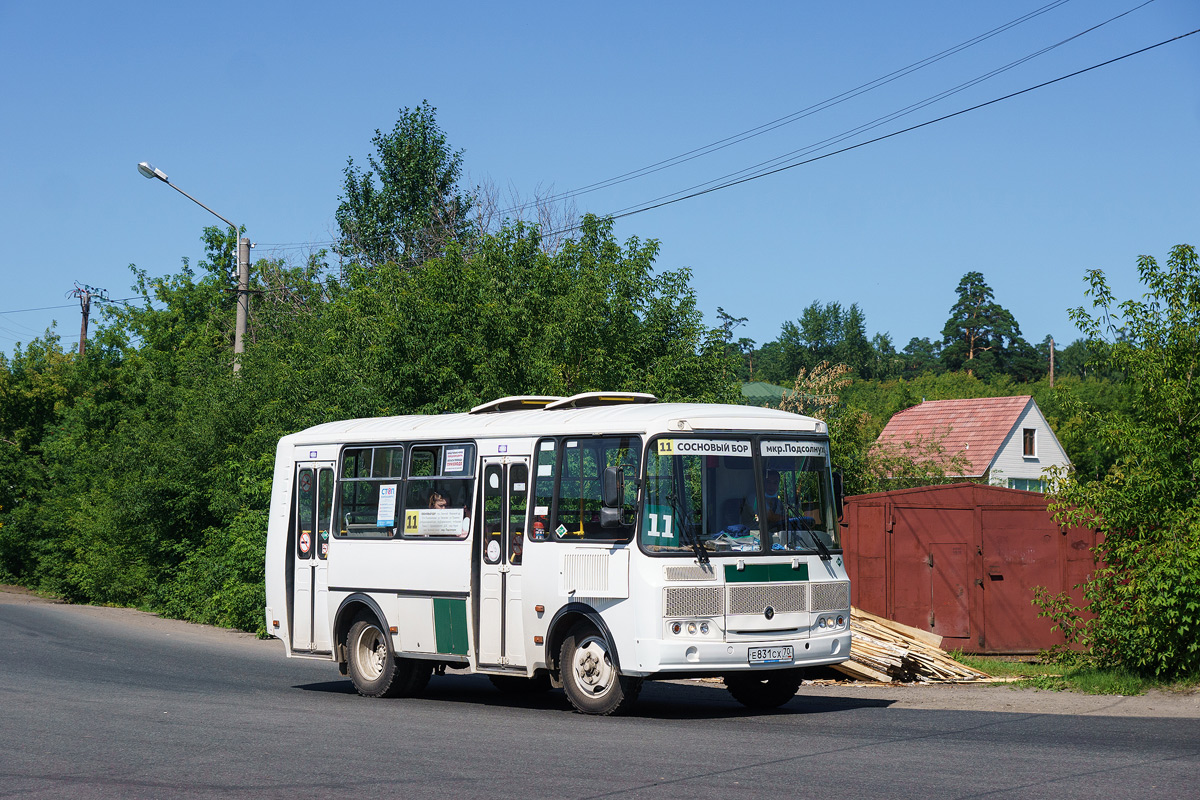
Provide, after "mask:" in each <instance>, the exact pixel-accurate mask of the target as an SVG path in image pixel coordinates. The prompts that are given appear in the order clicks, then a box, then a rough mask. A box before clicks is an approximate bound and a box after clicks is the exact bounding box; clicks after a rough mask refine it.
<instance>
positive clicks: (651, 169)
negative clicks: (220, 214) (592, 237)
mask: <svg viewBox="0 0 1200 800" xmlns="http://www.w3.org/2000/svg"><path fill="white" fill-rule="evenodd" d="M1068 2H1070V0H1054V2H1052V3H1048V4H1047V5H1044V6H1042V7H1041V8H1037V9H1034V10H1033V11H1030V12H1029V13H1027V14H1024V15H1022V16H1020V17H1017V18H1016V19H1013V20H1010V21H1008V22H1006V23H1004V24H1003V25H1000V26H997V27H995V28H992V29H991V30H989V31H985V32H984V33H981V34H978V35H977V36H974V37H972V38H971V39H968V40H966V41H964V42H960V43H959V44H956V45H954V46H953V47H950V48H947V49H945V50H942V51H941V52H939V53H934V54H933V55H931V56H927V57H925V58H923V59H921V60H920V61H916V62H913V63H912V64H909V65H908V66H906V67H901V68H900V69H897V70H893V71H892V72H889V73H887V74H886V75H883V76H881V77H879V78H875V79H874V80H871V81H868V82H866V83H863V84H860V85H859V86H856V87H854V88H853V89H847V90H846V91H844V92H842V93H840V94H837V95H834V96H832V97H829V98H827V99H825V100H822V101H820V102H818V103H814V104H812V105H810V106H807V107H805V108H802V109H800V110H799V111H795V112H792V113H791V114H787V115H785V116H782V117H778V118H776V119H774V120H771V121H769V122H765V123H763V124H761V125H758V126H756V127H753V128H750V129H749V130H745V131H742V132H741V133H737V134H733V135H732V136H727V137H725V138H724V139H718V140H717V141H715V142H710V143H709V144H706V145H702V146H700V147H697V148H694V149H692V150H688V151H686V152H684V153H680V154H679V155H676V156H672V157H670V158H666V159H663V160H661V161H656V162H654V163H653V164H649V165H647V166H645V167H640V168H638V169H635V170H630V171H629V172H625V173H622V174H620V175H617V176H614V177H612V178H606V179H604V180H601V181H596V182H594V183H589V184H587V185H585V186H581V187H579V188H577V189H572V190H569V191H566V192H562V193H559V194H556V195H551V196H549V197H546V198H542V199H541V200H540V201H537V202H551V203H552V202H557V201H560V200H566V199H570V198H572V197H577V196H580V195H583V194H589V193H591V192H594V191H598V190H600V189H606V188H609V187H611V186H616V185H618V184H621V183H625V182H626V181H630V180H634V179H636V178H639V177H644V176H645V175H650V174H653V173H655V172H659V171H661V170H664V169H668V168H670V167H673V166H677V165H679V164H683V163H686V162H688V161H691V160H693V159H696V158H700V157H702V156H705V155H708V154H710V153H715V152H717V151H718V150H723V149H725V148H726V147H731V146H733V145H735V144H739V143H741V142H744V141H747V140H749V139H753V138H755V137H756V136H761V135H762V134H764V133H768V132H770V131H772V130H775V129H777V128H780V127H783V126H784V125H788V124H791V123H792V122H796V121H797V120H800V119H803V118H805V117H808V116H812V115H813V114H816V113H818V112H820V111H824V110H825V109H828V108H832V107H833V106H836V105H839V104H841V103H844V102H846V101H847V100H851V99H853V98H855V97H858V96H859V95H862V94H865V93H866V92H869V91H871V90H873V89H877V88H879V87H880V86H884V85H886V84H888V83H891V82H893V81H895V80H899V79H900V78H902V77H905V76H907V75H909V74H911V73H913V72H916V71H917V70H920V69H923V68H925V67H927V66H930V65H932V64H936V63H937V62H939V61H942V60H943V59H946V58H949V57H950V56H952V55H955V54H957V53H959V52H962V51H963V50H966V49H967V48H969V47H973V46H974V45H976V44H979V43H980V42H984V41H987V40H988V39H991V38H992V37H994V36H998V35H999V34H1001V33H1004V32H1005V31H1007V30H1009V29H1011V28H1014V27H1016V26H1017V25H1020V24H1021V23H1024V22H1028V21H1029V20H1031V19H1034V18H1036V17H1039V16H1041V15H1042V14H1045V13H1047V12H1049V11H1052V10H1054V9H1055V8H1058V7H1059V6H1062V5H1065V4H1066V3H1068ZM1152 2H1154V0H1145V2H1143V3H1142V4H1141V5H1139V6H1137V7H1136V8H1134V9H1131V10H1130V11H1135V10H1137V8H1141V7H1142V6H1146V5H1149V4H1150V3H1152ZM1125 13H1130V12H1125ZM1121 16H1124V15H1121ZM1114 19H1115V18H1114ZM1109 21H1110V22H1111V20H1109ZM1101 24H1104V23H1101ZM1097 27H1098V26H1097ZM1085 32H1086V31H1085ZM1079 35H1082V34H1077V36H1079ZM1072 38H1074V37H1072ZM1068 41H1069V40H1068ZM1060 44H1061V43H1060ZM1043 52H1044V51H1043ZM1036 55H1040V53H1038V54H1036ZM1032 57H1033V56H1029V57H1028V58H1032ZM786 155H791V154H790V153H789V154H786ZM764 163H766V162H764ZM759 166H761V164H756V165H754V166H753V167H748V168H747V169H755V168H757V167H759ZM734 174H736V173H734ZM725 177H729V176H723V177H722V178H717V179H715V180H723V179H724V178H725ZM699 185H704V184H699ZM690 188H696V187H689V189H690ZM682 191H688V189H684V190H682ZM667 196H669V195H667ZM655 199H660V198H655ZM649 202H653V201H649ZM532 205H534V203H533V202H530V203H523V204H519V205H515V206H512V207H510V208H507V209H503V210H501V211H500V212H499V213H500V214H508V213H511V212H514V211H524V210H525V209H527V208H530V207H531V206H532ZM621 210H624V209H621ZM336 243H337V242H336V241H315V242H262V243H260V244H262V246H263V247H269V248H271V249H273V250H303V249H307V248H312V247H318V246H320V247H324V246H332V245H334V244H336Z"/></svg>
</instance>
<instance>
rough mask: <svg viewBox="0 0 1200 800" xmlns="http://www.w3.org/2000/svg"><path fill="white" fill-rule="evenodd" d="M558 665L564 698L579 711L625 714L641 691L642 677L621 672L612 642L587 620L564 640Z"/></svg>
mask: <svg viewBox="0 0 1200 800" xmlns="http://www.w3.org/2000/svg"><path fill="white" fill-rule="evenodd" d="M558 666H559V669H560V670H561V673H562V681H563V690H564V691H565V692H566V694H567V699H568V700H570V701H571V705H573V706H575V710H576V711H579V712H580V713H582V714H598V715H601V716H608V715H611V714H624V713H625V712H627V711H628V710H629V709H630V708H631V707H632V706H633V704H634V702H636V701H637V696H638V693H639V692H641V690H642V679H641V678H631V677H628V676H625V675H622V674H621V673H620V671H619V670H618V669H617V665H616V662H615V660H614V659H613V648H612V644H611V643H609V641H608V639H607V637H605V635H604V634H603V633H601V632H600V631H598V630H596V628H595V627H593V626H592V625H591V624H589V623H586V622H581V623H579V624H578V625H576V626H575V627H574V628H572V629H571V631H570V632H569V633H568V634H567V638H566V639H564V640H563V643H562V649H561V650H560V651H559V660H558Z"/></svg>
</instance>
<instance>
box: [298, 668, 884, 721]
mask: <svg viewBox="0 0 1200 800" xmlns="http://www.w3.org/2000/svg"><path fill="white" fill-rule="evenodd" d="M293 688H295V689H299V690H301V691H305V692H321V693H325V694H335V695H336V694H341V695H355V694H356V692H355V691H354V685H353V684H352V683H351V682H350V679H349V678H341V679H339V680H332V681H321V682H319V683H306V684H299V685H296V686H294V687H293ZM420 699H423V700H426V701H435V702H451V703H465V704H470V705H477V706H488V707H495V708H515V709H526V710H534V711H560V712H571V711H573V709H572V708H571V704H570V703H569V702H568V701H567V698H566V695H564V694H563V692H562V690H561V689H554V690H550V691H546V692H537V693H533V694H517V693H512V692H501V691H499V690H498V689H496V688H495V687H494V686H492V684H491V682H490V681H489V680H488V679H487V678H486V677H484V676H482V675H465V676H463V675H449V676H435V677H434V678H433V679H432V680H431V681H430V683H429V687H428V688H427V689H426V690H425V692H424V693H422V695H421V698H420ZM385 702H386V701H385ZM401 702H403V701H401ZM892 703H893V701H892V700H883V699H878V698H866V697H862V698H858V697H814V696H806V695H805V694H804V689H803V687H801V689H800V692H799V693H798V694H797V695H796V697H795V698H794V699H792V700H790V701H788V702H787V703H786V704H784V705H783V706H782V707H780V708H776V709H770V710H766V711H763V710H756V709H751V708H746V707H745V706H743V705H741V704H740V703H738V702H737V701H736V700H734V699H733V697H731V696H730V695H729V693H728V692H727V691H725V689H724V687H723V686H722V685H721V684H712V683H709V684H702V683H685V682H675V681H648V682H647V683H646V684H645V685H644V686H643V687H642V693H641V696H640V697H639V698H638V702H637V703H636V704H635V705H634V706H633V708H632V709H631V710H630V713H629V714H628V715H627V716H629V717H633V718H641V719H662V720H690V719H695V720H700V719H735V718H742V717H770V716H794V715H799V714H831V713H837V712H846V711H854V710H856V709H860V708H886V707H888V706H890V705H892Z"/></svg>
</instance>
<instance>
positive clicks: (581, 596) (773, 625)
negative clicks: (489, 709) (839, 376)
mask: <svg viewBox="0 0 1200 800" xmlns="http://www.w3.org/2000/svg"><path fill="white" fill-rule="evenodd" d="M839 495H840V486H837V487H835V473H833V472H832V471H831V469H830V463H829V439H828V435H827V431H826V428H825V425H824V423H822V422H821V421H819V420H816V419H811V418H808V417H803V416H799V415H796V414H789V413H786V412H783V411H777V410H773V409H762V408H752V407H747V406H729V405H705V404H680V403H658V402H656V401H655V398H654V397H653V396H651V395H646V394H637V393H602V392H590V393H586V394H580V395H576V396H574V397H566V398H559V397H508V398H504V399H502V400H497V401H494V402H492V403H487V404H485V405H482V406H479V407H477V408H475V409H472V410H471V412H470V413H465V414H442V415H437V416H401V417H388V418H380V419H357V420H348V421H345V422H332V423H328V424H324V425H318V426H316V427H313V428H309V429H308V430H305V431H301V432H299V433H295V434H292V435H290V436H285V437H284V438H283V439H282V440H280V442H279V447H278V451H277V454H276V461H275V475H274V488H273V490H272V500H271V514H270V524H269V528H268V535H267V549H266V592H267V608H266V624H267V629H268V631H269V632H270V633H272V634H273V635H275V636H277V637H278V638H280V639H282V640H283V642H284V646H285V649H286V652H287V655H289V656H293V657H304V658H319V659H325V660H330V661H334V662H336V663H337V664H338V665H339V667H340V668H341V670H342V673H343V674H347V673H348V674H349V676H350V678H351V680H352V681H353V683H354V686H355V688H356V689H357V690H358V691H359V692H360V693H362V694H364V695H369V696H408V695H414V694H416V693H418V692H420V691H421V690H422V689H423V688H424V687H425V685H426V684H427V682H428V681H429V677H430V675H431V674H432V673H433V672H434V671H436V672H438V673H439V674H442V673H445V672H447V671H448V670H453V671H457V672H462V673H483V674H486V675H488V676H490V677H491V680H492V681H493V683H495V685H496V686H497V687H499V688H501V689H503V690H509V691H532V690H537V689H542V688H549V687H550V686H552V685H553V686H561V687H563V689H564V690H565V692H566V695H567V697H568V699H569V700H570V702H571V703H572V704H573V705H574V706H575V708H577V709H578V710H579V711H581V712H584V713H589V714H611V713H617V712H621V711H623V710H625V709H627V708H628V707H629V706H630V705H631V704H632V703H633V702H634V700H635V699H636V697H637V694H638V692H639V690H640V688H641V685H642V682H643V681H644V680H646V679H648V678H649V679H656V678H660V679H661V678H679V677H698V676H719V677H721V678H723V679H724V681H725V684H726V686H727V687H728V689H729V691H730V692H731V693H732V694H733V696H734V697H735V698H736V699H737V700H739V701H741V702H742V703H744V704H746V705H748V706H752V707H758V708H770V707H774V706H778V705H780V704H782V703H784V702H786V701H787V700H788V699H789V698H791V697H792V696H793V695H795V693H796V690H797V688H798V687H799V685H800V678H801V673H802V669H803V668H804V667H807V666H813V665H819V664H833V663H837V662H840V661H843V660H845V659H846V658H847V657H848V656H849V652H850V583H849V581H848V580H847V577H846V569H845V566H844V565H843V563H842V550H841V543H840V540H839V523H838V510H839V509H840V503H841V498H840V496H839Z"/></svg>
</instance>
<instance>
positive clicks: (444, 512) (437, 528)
mask: <svg viewBox="0 0 1200 800" xmlns="http://www.w3.org/2000/svg"><path fill="white" fill-rule="evenodd" d="M405 532H406V533H407V531H405ZM462 532H463V510H462V509H461V508H423V509H421V516H420V519H419V521H418V522H417V535H418V536H458V535H459V534H461V533H462Z"/></svg>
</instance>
